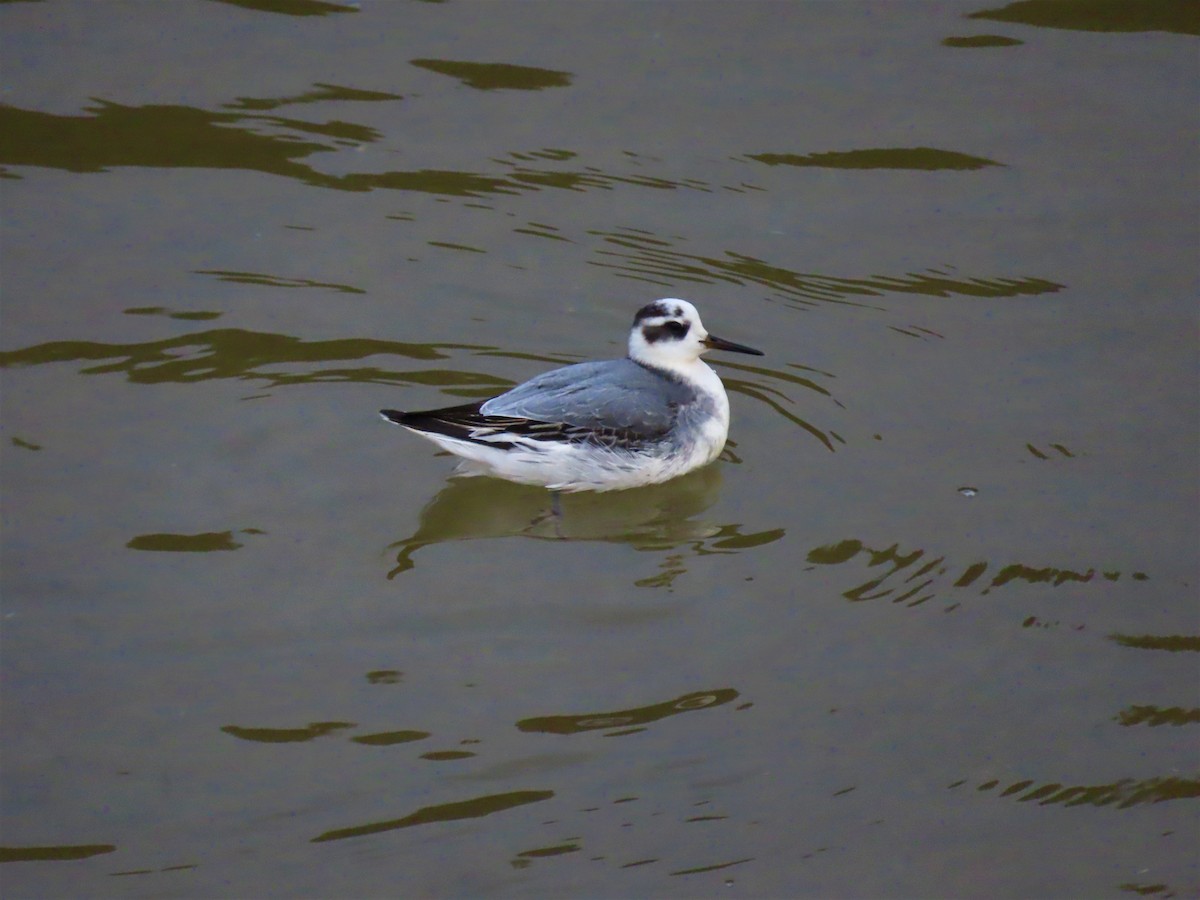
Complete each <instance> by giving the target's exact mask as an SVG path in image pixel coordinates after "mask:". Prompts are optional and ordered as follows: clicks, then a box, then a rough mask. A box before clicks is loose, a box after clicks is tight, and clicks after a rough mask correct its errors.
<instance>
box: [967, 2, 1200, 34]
mask: <svg viewBox="0 0 1200 900" xmlns="http://www.w3.org/2000/svg"><path fill="white" fill-rule="evenodd" d="M967 18H968V19H986V20H989V21H992V22H1012V23H1014V24H1018V25H1034V26H1037V27H1039V28H1064V29H1069V30H1072V31H1110V32H1126V33H1134V32H1139V31H1166V32H1171V33H1173V34H1196V35H1200V3H1196V2H1194V0H1133V2H1130V0H1018V2H1016V3H1009V4H1008V5H1007V6H1001V7H997V8H995V9H983V10H980V11H979V12H973V13H970V14H968V15H967Z"/></svg>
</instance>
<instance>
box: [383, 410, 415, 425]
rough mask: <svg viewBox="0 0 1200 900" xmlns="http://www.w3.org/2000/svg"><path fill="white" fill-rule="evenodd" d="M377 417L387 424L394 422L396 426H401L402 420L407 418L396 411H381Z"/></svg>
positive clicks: (406, 415) (404, 414) (405, 414)
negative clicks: (380, 417)
mask: <svg viewBox="0 0 1200 900" xmlns="http://www.w3.org/2000/svg"><path fill="white" fill-rule="evenodd" d="M379 415H380V416H382V417H383V419H384V420H385V421H387V422H394V423H395V424H397V425H403V424H404V420H405V419H406V418H407V417H408V414H407V413H402V412H400V410H398V409H381V410H380V411H379Z"/></svg>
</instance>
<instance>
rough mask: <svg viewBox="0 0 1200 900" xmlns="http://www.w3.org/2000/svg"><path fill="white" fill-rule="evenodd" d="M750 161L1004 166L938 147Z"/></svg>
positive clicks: (955, 168)
mask: <svg viewBox="0 0 1200 900" xmlns="http://www.w3.org/2000/svg"><path fill="white" fill-rule="evenodd" d="M746 158H747V159H752V160H754V161H755V162H760V163H764V164H765V165H768V166H798V167H811V168H818V169H907V170H910V171H917V172H922V171H923V172H939V171H952V172H969V171H974V170H975V169H985V168H987V167H989V166H1003V165H1004V164H1003V163H998V162H996V161H995V160H992V159H984V158H983V157H981V156H970V155H968V154H966V153H958V152H956V151H954V150H939V149H937V148H936V147H876V148H870V149H860V150H837V151H829V152H826V153H808V154H800V153H751V154H747V156H746Z"/></svg>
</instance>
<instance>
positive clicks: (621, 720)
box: [517, 688, 739, 737]
mask: <svg viewBox="0 0 1200 900" xmlns="http://www.w3.org/2000/svg"><path fill="white" fill-rule="evenodd" d="M738 696H739V695H738V692H737V691H735V690H733V688H722V689H720V690H715V691H694V692H692V693H690V694H684V695H683V696H682V697H676V698H674V699H673V700H666V701H663V702H662V703H653V704H650V705H649V706H640V707H637V708H636V709H621V710H616V711H612V712H587V713H575V714H566V715H553V716H535V717H533V718H530V719H522V720H521V721H519V722H517V728H518V730H520V731H525V732H533V733H539V734H580V733H582V732H585V731H605V732H607V734H606V735H605V737H620V736H623V735H627V734H636V733H638V732H641V731H645V730H646V726H647V725H649V724H651V723H652V722H658V721H660V720H662V719H665V718H668V717H670V716H677V715H680V714H681V713H689V712H695V711H696V710H700V709H711V708H712V707H715V706H723V705H725V704H726V703H732V702H733V701H734V700H736V699H737V698H738Z"/></svg>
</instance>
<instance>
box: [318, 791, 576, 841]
mask: <svg viewBox="0 0 1200 900" xmlns="http://www.w3.org/2000/svg"><path fill="white" fill-rule="evenodd" d="M553 796H554V791H510V792H508V793H505V794H490V795H488V796H486V797H474V798H472V799H470V800H460V801H458V802H456V803H442V804H439V805H437V806H423V807H421V808H420V809H418V810H417V811H416V812H412V813H409V814H408V815H407V816H402V817H401V818H399V819H389V820H388V821H386V822H372V823H370V824H367V825H356V826H354V827H352V828H338V829H335V830H333V831H326V832H325V833H324V834H320V835H317V836H316V837H315V838H313V839H312V843H314V844H319V843H322V842H324V841H340V840H344V839H346V838H353V837H363V836H364V835H368V834H379V833H380V832H382V831H394V830H395V829H397V828H411V827H412V826H414V825H428V824H430V823H432V822H455V821H458V820H460V819H478V818H482V817H483V816H490V815H492V814H493V813H498V812H504V811H505V810H509V809H513V808H515V807H518V806H524V805H526V804H529V803H540V802H541V801H543V800H549V799H550V798H551V797H553Z"/></svg>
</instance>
